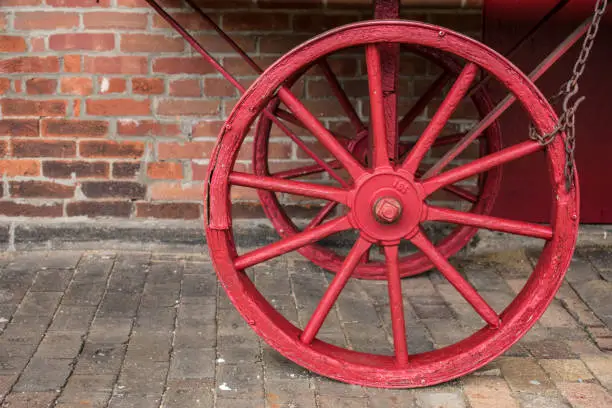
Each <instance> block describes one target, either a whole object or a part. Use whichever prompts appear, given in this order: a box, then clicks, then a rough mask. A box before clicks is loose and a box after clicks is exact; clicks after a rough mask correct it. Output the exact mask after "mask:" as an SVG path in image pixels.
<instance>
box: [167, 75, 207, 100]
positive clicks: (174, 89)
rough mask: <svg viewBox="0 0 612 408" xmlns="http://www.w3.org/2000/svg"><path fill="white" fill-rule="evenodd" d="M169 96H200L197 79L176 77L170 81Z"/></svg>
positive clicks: (200, 90) (200, 91)
mask: <svg viewBox="0 0 612 408" xmlns="http://www.w3.org/2000/svg"><path fill="white" fill-rule="evenodd" d="M169 93H170V96H179V97H197V96H202V88H201V86H200V80H199V79H177V80H174V81H172V82H170V90H169Z"/></svg>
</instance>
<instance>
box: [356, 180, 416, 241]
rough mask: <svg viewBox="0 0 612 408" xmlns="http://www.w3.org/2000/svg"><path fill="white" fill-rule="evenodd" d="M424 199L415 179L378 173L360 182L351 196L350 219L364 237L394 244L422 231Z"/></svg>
mask: <svg viewBox="0 0 612 408" xmlns="http://www.w3.org/2000/svg"><path fill="white" fill-rule="evenodd" d="M423 198H424V195H423V193H422V192H421V189H420V188H419V185H418V184H417V183H415V182H414V178H413V176H412V175H410V174H407V173H404V172H401V171H395V170H383V171H376V172H374V174H370V175H368V176H367V177H364V178H362V179H360V180H358V182H357V185H356V187H355V188H354V190H353V191H352V193H351V213H350V217H351V220H352V222H353V225H354V226H355V228H357V229H359V230H360V232H361V233H362V235H363V236H364V237H365V238H366V239H368V240H370V241H372V242H377V243H392V242H396V241H398V240H400V239H401V238H404V237H409V236H411V235H412V234H414V233H416V232H417V231H418V225H419V223H420V222H421V219H422V215H423V202H424V200H423Z"/></svg>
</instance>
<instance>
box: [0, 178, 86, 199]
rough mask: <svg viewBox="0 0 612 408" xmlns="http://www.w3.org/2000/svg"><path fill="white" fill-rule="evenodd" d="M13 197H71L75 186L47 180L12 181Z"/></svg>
mask: <svg viewBox="0 0 612 408" xmlns="http://www.w3.org/2000/svg"><path fill="white" fill-rule="evenodd" d="M10 187H11V197H16V198H70V197H73V196H74V189H75V187H74V186H67V185H64V184H59V183H52V182H47V181H11V182H10Z"/></svg>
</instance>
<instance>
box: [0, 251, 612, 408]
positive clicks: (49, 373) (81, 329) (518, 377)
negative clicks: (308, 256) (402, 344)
mask: <svg viewBox="0 0 612 408" xmlns="http://www.w3.org/2000/svg"><path fill="white" fill-rule="evenodd" d="M532 258H533V254H531V253H529V252H524V251H522V250H521V251H512V252H507V253H496V254H495V255H483V256H479V257H472V258H470V259H466V260H460V261H458V262H460V263H461V264H462V267H463V270H464V271H465V276H466V277H467V278H468V279H469V280H470V282H471V283H472V284H473V285H474V286H475V287H476V288H477V289H478V290H479V291H480V292H481V293H482V294H483V296H484V297H485V298H486V299H487V300H488V301H489V302H491V304H492V305H493V306H494V307H495V308H496V309H498V311H499V310H500V309H503V308H504V307H505V305H506V304H507V303H508V302H509V301H510V300H511V299H512V298H513V294H514V293H516V292H517V291H518V290H520V288H521V286H522V284H523V283H524V282H525V279H526V277H527V276H528V274H529V272H530V271H531V263H532V262H533V259H532ZM0 268H1V269H0V332H1V334H0V405H1V406H2V407H31V408H41V407H49V406H57V407H62V408H68V407H112V408H120V407H130V408H139V407H147V408H148V407H158V406H163V407H189V408H192V407H218V408H224V407H239V408H242V407H244V408H249V407H268V408H272V407H274V408H277V407H287V408H288V407H318V408H324V407H372V408H377V407H385V408H387V407H388V408H391V407H412V406H414V407H423V408H425V407H473V408H480V407H501V408H504V407H518V406H521V407H534V408H535V407H546V408H556V407H597V408H603V407H611V406H612V397H611V395H610V390H611V389H612V353H610V350H611V349H612V332H611V330H610V329H611V328H612V302H611V301H610V297H611V296H612V248H600V247H585V248H581V249H580V250H579V251H578V252H577V254H576V256H575V260H574V263H573V264H572V267H571V270H570V271H569V273H568V275H567V280H566V282H565V283H564V285H563V287H562V288H561V290H560V291H559V293H558V295H557V297H556V299H555V300H554V302H553V303H552V304H551V306H550V308H549V310H548V311H547V313H546V314H545V315H544V316H543V318H542V319H541V320H540V321H539V322H538V323H537V324H536V325H535V326H534V328H533V329H532V330H531V332H530V333H528V335H527V336H525V337H524V338H523V339H521V341H520V342H519V343H517V345H515V346H514V347H513V348H512V349H511V350H510V351H509V352H507V353H506V354H505V355H504V356H502V357H500V358H498V359H497V360H495V361H494V362H492V363H491V364H489V365H488V366H486V367H484V368H483V369H481V370H479V371H478V372H477V373H475V374H472V375H469V376H466V377H464V378H462V379H459V380H456V381H452V382H450V383H448V384H444V385H440V386H435V387H429V388H424V389H417V390H379V389H366V388H362V387H357V386H351V385H346V384H342V383H338V382H335V381H331V380H328V379H325V378H321V377H319V376H317V375H314V374H311V373H309V372H307V371H305V370H304V369H302V368H300V367H298V366H296V365H295V364H293V363H291V362H289V361H288V360H286V359H284V358H283V357H281V356H280V355H279V354H277V353H276V352H275V351H274V350H273V349H271V348H270V347H268V346H267V345H265V344H264V343H263V342H261V341H260V340H259V338H258V337H257V336H256V335H255V334H254V333H253V332H251V330H250V329H249V328H248V326H247V325H246V324H245V323H244V322H243V321H242V319H241V318H240V316H239V315H238V314H237V313H236V312H235V310H234V309H233V307H232V305H231V304H230V303H229V301H228V300H227V298H226V297H225V294H224V293H223V292H222V291H221V290H220V289H219V287H218V285H217V283H216V279H215V276H214V273H213V270H212V268H211V265H210V263H209V261H208V258H207V257H206V255H193V254H187V255H177V254H160V253H144V252H130V253H127V252H64V251H59V252H57V251H56V252H51V253H43V252H29V253H19V252H18V253H5V254H3V255H2V256H1V257H0ZM255 276H257V278H256V285H257V286H258V287H259V288H260V290H261V291H262V292H263V293H264V294H266V295H268V296H271V297H272V298H273V302H274V304H275V305H276V306H277V307H278V308H279V310H282V311H283V313H285V314H286V315H287V316H288V317H289V318H290V319H292V320H294V321H299V322H301V323H303V322H304V321H305V319H307V318H308V316H309V314H310V313H311V311H312V309H313V307H314V305H315V304H316V301H317V299H319V298H320V296H321V294H322V291H323V290H324V289H325V286H326V285H327V283H328V282H329V279H330V275H328V274H326V273H324V272H322V271H321V270H320V269H317V268H315V267H313V266H312V264H310V263H308V262H306V261H304V260H302V259H301V258H298V257H297V256H288V257H286V258H282V259H280V260H278V261H275V262H274V263H269V264H267V265H264V266H262V267H260V270H258V271H255ZM403 291H404V295H405V296H406V298H407V299H408V302H407V305H406V312H407V319H408V326H409V327H408V329H407V331H408V333H409V339H410V342H409V349H410V350H411V351H412V352H417V351H424V350H428V349H431V348H433V347H439V346H443V345H445V344H450V343H452V342H454V341H457V340H458V339H460V338H463V336H465V334H466V333H469V332H470V330H473V329H474V328H475V327H479V325H480V324H481V323H480V321H479V320H478V317H477V316H476V315H475V314H474V312H473V311H472V310H471V309H470V308H469V307H468V306H467V304H466V303H465V302H463V301H462V299H460V298H459V297H458V295H457V293H456V292H455V291H454V289H453V288H452V287H451V286H450V285H449V284H448V283H447V282H446V281H445V280H444V279H443V278H441V277H440V275H439V274H437V273H435V272H431V273H429V274H426V275H421V276H419V277H416V278H411V279H406V280H404V282H403ZM387 309H388V304H387V300H386V286H385V285H384V283H380V282H363V281H356V280H352V281H350V282H349V285H348V286H347V288H346V290H345V292H343V294H342V296H341V298H340V299H339V302H338V304H337V306H336V308H335V310H334V314H333V315H330V317H329V318H328V320H327V321H326V326H325V327H324V328H323V330H322V333H324V335H325V336H326V339H328V340H329V341H332V342H335V343H340V344H343V345H348V346H350V347H352V348H354V349H359V350H361V349H363V350H366V349H367V350H371V351H374V352H381V353H382V352H391V350H392V348H391V347H392V346H391V342H390V335H389V334H390V331H389V327H388V326H389V325H388V322H389V312H388V310H387ZM334 328H336V329H337V330H333V329H334Z"/></svg>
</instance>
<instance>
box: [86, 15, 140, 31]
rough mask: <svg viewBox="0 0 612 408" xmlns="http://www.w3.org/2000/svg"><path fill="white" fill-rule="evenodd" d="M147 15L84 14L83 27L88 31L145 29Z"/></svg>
mask: <svg viewBox="0 0 612 408" xmlns="http://www.w3.org/2000/svg"><path fill="white" fill-rule="evenodd" d="M147 20H148V19H147V15H146V14H144V13H122V12H111V11H95V12H91V13H83V25H84V26H85V28H86V29H109V28H115V29H121V30H131V29H135V30H138V29H145V28H147Z"/></svg>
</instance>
